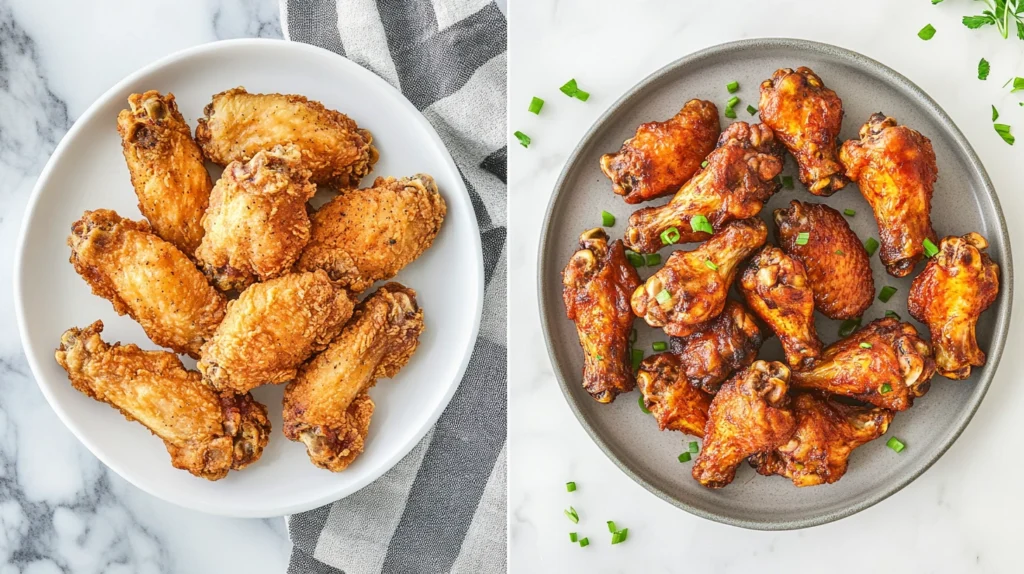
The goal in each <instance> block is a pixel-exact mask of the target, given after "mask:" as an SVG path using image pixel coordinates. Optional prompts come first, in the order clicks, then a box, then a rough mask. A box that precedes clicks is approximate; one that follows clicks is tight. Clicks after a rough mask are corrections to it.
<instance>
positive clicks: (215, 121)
mask: <svg viewBox="0 0 1024 574" xmlns="http://www.w3.org/2000/svg"><path fill="white" fill-rule="evenodd" d="M204 113H205V114H206V117H203V118H199V125H198V126H196V141H197V142H199V146H200V147H201V148H202V150H203V154H204V155H205V156H206V158H207V159H209V160H210V161H212V162H213V163H216V164H218V165H227V164H228V163H230V162H233V161H249V160H251V159H252V158H253V157H254V156H255V155H256V153H257V152H259V151H270V150H272V149H274V147H276V146H278V145H285V144H295V146H296V147H298V148H299V149H301V150H302V161H303V166H304V167H305V168H306V169H309V170H310V171H311V176H310V180H311V181H312V182H313V183H315V184H317V185H320V184H326V185H330V186H333V187H337V188H341V189H345V188H350V187H358V185H359V180H360V179H361V178H362V177H363V176H364V175H366V174H368V173H370V170H371V169H373V164H375V163H377V157H378V156H377V148H375V147H373V136H372V135H371V134H370V132H369V131H367V130H364V129H360V128H359V126H357V125H356V122H354V121H352V119H351V118H349V117H348V116H346V115H345V114H342V113H340V112H336V111H334V110H330V109H327V108H325V107H324V106H323V104H321V103H320V102H315V101H312V100H308V99H306V98H304V97H302V96H295V95H284V94H250V93H248V92H246V91H245V88H242V87H238V88H234V89H231V90H228V91H226V92H221V93H219V94H217V95H215V96H213V101H212V102H210V104H209V105H207V106H206V109H205V110H204Z"/></svg>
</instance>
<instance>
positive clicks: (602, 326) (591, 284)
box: [562, 227, 640, 403]
mask: <svg viewBox="0 0 1024 574" xmlns="http://www.w3.org/2000/svg"><path fill="white" fill-rule="evenodd" d="M639 285H640V276H639V275H637V272H636V269H635V268H634V267H633V266H632V265H630V264H629V261H627V260H626V252H625V249H624V248H623V246H622V241H618V240H616V241H614V242H613V243H612V244H611V245H609V244H608V234H607V233H605V231H604V229H601V228H600V227H597V228H595V229H591V230H589V231H585V232H583V234H582V235H580V249H579V251H577V252H576V253H574V254H573V256H572V258H571V259H570V260H569V263H568V265H566V266H565V270H564V271H563V272H562V286H563V287H562V299H563V300H564V302H565V314H566V316H568V317H569V319H571V320H573V321H575V322H576V332H577V333H578V334H579V338H580V346H582V347H583V361H584V363H583V388H584V389H586V391H587V392H588V393H590V396H592V397H594V399H596V400H597V401H598V402H601V403H610V402H612V401H613V400H615V396H616V395H617V394H619V393H628V392H629V391H631V390H633V387H634V386H635V384H636V379H635V378H634V377H633V369H632V362H631V360H630V356H629V349H630V344H629V333H630V331H631V330H632V329H633V311H632V310H631V309H630V307H629V297H630V295H631V294H632V293H633V290H634V289H636V288H637V286H639Z"/></svg>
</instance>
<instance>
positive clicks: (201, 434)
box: [54, 321, 270, 480]
mask: <svg viewBox="0 0 1024 574" xmlns="http://www.w3.org/2000/svg"><path fill="white" fill-rule="evenodd" d="M102 331H103V323H102V322H101V321H96V322H95V323H93V324H92V325H89V326H88V327H86V328H85V329H78V328H72V329H68V330H67V331H65V332H64V334H63V335H62V336H61V338H60V347H59V348H58V349H57V351H56V353H55V354H54V357H55V358H56V359H57V363H59V364H60V366H61V367H64V370H66V371H67V372H68V379H70V380H71V385H72V386H73V387H75V388H76V389H78V390H79V391H81V392H82V393H83V394H85V395H87V396H89V397H92V398H94V399H96V400H97V401H100V402H104V403H107V404H109V405H110V406H112V407H114V408H116V409H117V410H119V411H121V414H123V415H124V416H125V418H127V419H128V420H130V421H138V422H139V423H140V424H142V425H143V426H145V427H146V428H148V429H149V430H150V431H152V433H153V434H155V435H156V436H158V437H160V439H162V440H163V441H164V444H165V445H166V446H167V452H168V453H170V455H171V464H172V465H174V467H175V468H180V469H183V470H187V471H189V472H190V473H192V474H194V475H196V476H198V477H200V478H205V479H207V480H219V479H221V478H224V477H225V476H227V474H228V471H229V470H241V469H243V468H245V467H246V466H248V465H250V464H252V463H253V462H256V461H257V460H259V458H260V456H261V455H262V454H263V448H264V447H265V446H267V440H268V438H269V436H270V420H268V419H267V407H265V406H263V405H261V404H260V403H258V402H256V401H254V400H253V398H252V396H251V395H249V394H248V393H246V394H238V395H236V394H234V393H218V392H216V391H214V390H213V389H211V388H210V387H209V386H207V385H206V384H204V383H203V381H202V379H201V377H200V375H199V373H197V372H195V371H189V370H186V369H185V367H184V366H183V365H182V364H181V361H180V360H179V359H178V357H177V356H175V355H174V354H173V353H168V352H166V351H143V350H142V349H140V348H139V347H138V346H136V345H121V344H120V343H115V344H113V345H108V344H107V343H105V342H104V341H103V339H102V338H101V337H100V333H101V332H102Z"/></svg>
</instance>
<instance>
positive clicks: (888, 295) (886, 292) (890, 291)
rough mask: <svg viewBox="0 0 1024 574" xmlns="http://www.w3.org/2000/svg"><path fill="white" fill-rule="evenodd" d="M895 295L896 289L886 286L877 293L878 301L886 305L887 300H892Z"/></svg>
mask: <svg viewBox="0 0 1024 574" xmlns="http://www.w3.org/2000/svg"><path fill="white" fill-rule="evenodd" d="M895 294H896V288H895V287H890V286H888V285H886V286H885V287H882V290H881V291H880V292H879V293H878V300H879V301H881V302H882V303H888V302H889V299H892V296H893V295H895Z"/></svg>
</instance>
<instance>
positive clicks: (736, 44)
mask: <svg viewBox="0 0 1024 574" xmlns="http://www.w3.org/2000/svg"><path fill="white" fill-rule="evenodd" d="M765 45H771V47H772V48H783V49H796V50H801V51H805V52H811V53H814V54H819V55H821V54H823V55H827V56H830V57H833V58H838V59H840V60H842V61H844V62H845V63H851V64H854V65H856V66H858V67H860V68H866V69H869V70H871V71H872V72H873V73H874V74H875V75H876V76H877V77H880V78H881V79H883V80H884V81H885V82H886V83H887V84H888V85H890V86H895V87H896V88H899V89H902V90H903V91H905V92H908V93H909V94H910V95H911V96H912V97H913V98H914V99H915V103H916V104H917V105H919V106H921V105H922V104H923V105H924V106H925V107H926V108H930V109H929V110H926V111H930V112H931V113H932V114H933V115H934V116H936V117H937V118H938V120H939V123H940V124H942V125H943V126H944V127H945V128H946V129H947V130H948V131H949V132H950V134H951V135H952V143H953V144H954V147H955V148H956V149H957V150H958V151H959V152H960V154H961V155H962V157H964V158H966V159H967V161H968V163H969V164H970V166H971V168H972V169H973V171H974V172H975V173H976V174H978V175H980V176H981V183H982V186H981V187H982V189H983V191H984V193H985V195H986V196H987V198H988V199H989V200H990V201H991V202H992V205H993V207H994V208H995V213H996V219H997V221H996V223H997V224H998V231H999V236H1000V239H1001V241H1002V244H1003V245H1005V247H1006V260H1005V261H1003V262H1002V264H1001V268H1000V287H1001V291H1002V293H1001V294H1002V296H1003V297H1004V301H1003V303H1004V308H1001V309H1000V310H999V312H998V314H997V316H996V325H995V333H994V336H993V340H992V344H991V346H990V348H989V351H988V353H987V356H988V359H987V362H986V367H988V368H987V369H986V371H985V372H984V373H983V374H982V376H981V378H980V380H979V381H978V382H977V385H978V387H979V389H978V391H976V392H977V393H978V394H977V395H976V398H975V399H974V400H973V403H972V404H970V405H969V409H968V412H967V413H966V417H965V418H964V419H963V421H962V423H961V424H960V425H959V427H958V428H957V429H956V430H955V432H954V433H953V435H952V436H951V437H950V438H949V440H948V441H947V442H946V444H944V445H942V446H941V447H940V448H939V450H938V451H937V452H936V453H935V455H934V456H933V457H931V458H930V459H928V460H926V461H924V462H923V464H921V465H920V466H919V467H918V468H915V469H913V471H912V472H910V473H909V474H907V475H905V476H904V477H902V478H901V479H900V480H897V481H895V482H894V483H892V484H890V485H888V486H885V487H881V488H877V489H876V491H875V492H874V493H871V494H870V495H869V496H866V497H864V498H863V499H861V500H859V501H857V502H855V503H853V504H850V505H848V506H846V507H843V508H841V509H839V510H836V511H833V512H826V513H822V514H818V515H815V516H811V517H808V518H798V519H793V520H778V521H774V520H752V519H743V518H734V517H732V516H727V515H724V514H718V513H715V512H709V511H705V510H703V509H701V508H698V507H696V506H694V505H691V504H689V503H687V502H685V501H684V500H681V499H679V498H676V497H674V496H672V495H671V494H670V493H669V492H667V491H665V490H664V489H662V488H659V487H658V486H656V485H655V484H652V483H651V482H650V481H648V480H646V479H644V478H643V477H642V476H640V475H639V474H638V473H637V472H636V471H634V470H633V469H632V468H630V467H629V465H627V464H626V463H625V462H623V461H622V460H620V459H619V458H618V457H617V456H616V455H615V454H614V453H613V452H612V449H611V447H610V446H609V445H608V443H606V442H605V441H604V440H603V439H602V438H601V437H600V435H599V433H597V431H596V430H595V428H594V426H593V425H591V424H590V422H589V421H588V420H587V418H586V417H585V416H584V414H583V412H582V410H581V408H580V405H579V401H578V400H577V398H576V397H575V395H573V393H572V392H571V389H570V386H569V383H568V382H567V380H566V377H563V372H565V370H566V366H565V365H563V364H562V363H561V362H560V361H559V360H558V354H557V352H556V349H555V342H554V341H553V336H552V328H551V322H550V321H549V320H548V317H549V316H551V311H552V305H553V302H552V301H551V300H549V299H548V298H547V297H545V296H544V294H545V286H546V285H545V275H544V270H545V267H546V264H547V263H548V262H547V261H546V255H545V253H546V251H547V247H548V241H549V235H550V234H551V233H552V220H553V214H554V210H555V204H556V202H557V201H558V198H559V196H560V195H561V194H562V192H563V191H564V190H565V187H566V180H567V178H568V176H569V173H570V171H571V168H572V167H573V166H574V165H575V164H576V163H577V162H579V161H580V159H581V157H580V156H582V155H583V151H584V148H586V147H587V146H588V144H589V143H590V141H591V139H592V138H594V137H595V134H596V133H597V132H598V131H600V130H602V129H604V127H605V125H606V124H607V123H608V122H609V121H611V120H612V118H613V117H614V116H615V115H617V113H618V112H619V110H620V109H621V108H622V107H623V106H624V105H626V104H627V103H629V101H630V100H632V99H633V98H635V97H638V96H640V95H641V93H642V92H644V91H645V90H646V89H648V88H649V87H650V86H653V85H655V84H657V82H659V81H660V80H662V79H663V78H665V77H666V76H669V75H671V74H673V73H675V72H676V70H677V69H678V68H682V67H686V66H689V65H692V64H694V63H697V62H699V61H700V60H702V59H706V58H711V57H714V56H718V55H721V54H728V53H732V52H737V51H747V50H750V49H752V48H755V47H763V46H765ZM539 239H540V240H539V242H538V247H537V298H538V310H539V314H540V321H541V332H542V333H543V334H544V343H545V347H546V349H547V352H548V358H549V360H550V361H551V366H552V370H553V372H554V375H555V378H556V379H557V380H558V386H559V388H560V389H561V391H562V395H563V396H564V398H565V401H566V402H567V403H568V404H569V408H570V409H571V410H572V412H573V414H574V415H575V416H576V419H577V421H579V423H580V425H581V426H582V427H583V429H584V430H585V431H586V432H587V434H588V435H589V436H590V439H591V440H592V441H593V442H594V443H595V444H596V445H597V446H598V448H600V449H601V452H603V453H604V455H605V456H606V457H608V459H610V460H611V461H612V462H613V463H614V464H615V466H617V467H618V468H619V470H621V471H622V472H623V473H625V474H626V476H628V477H629V478H630V479H632V480H633V481H634V482H636V483H637V484H639V485H640V486H642V487H644V488H645V489H646V490H647V491H648V492H650V493H652V494H654V495H655V496H657V497H658V498H660V499H662V500H664V501H665V502H668V503H670V504H672V505H673V506H675V507H677V508H680V509H682V510H685V511H687V512H689V513H690V514H693V515H695V516H699V517H701V518H704V519H707V520H712V521H714V522H719V523H722V524H728V525H731V526H738V527H740V528H746V529H750V530H767V531H778V530H797V529H802V528H810V527H814V526H820V525H823V524H827V523H829V522H834V521H837V520H841V519H843V518H846V517H848V516H852V515H854V514H856V513H858V512H860V511H862V510H865V509H867V508H870V507H872V506H874V505H875V504H878V503H879V502H881V501H883V500H885V499H886V498H888V497H890V496H892V495H893V494H896V493H897V492H899V491H900V490H902V489H903V488H904V487H906V486H907V485H909V484H910V483H912V482H914V481H915V480H917V478H918V477H920V476H921V475H922V474H924V473H925V472H926V471H927V470H928V469H929V468H931V467H932V465H934V464H935V463H936V462H937V461H938V460H939V459H940V458H942V456H943V455H944V454H945V453H946V451H948V450H949V448H950V447H951V446H953V443H955V442H956V441H957V439H959V438H960V435H961V434H962V433H963V431H964V429H966V428H967V425H968V424H970V422H971V420H972V419H973V418H974V414H975V413H976V412H977V410H978V408H979V407H980V406H981V403H982V401H983V400H984V398H985V396H986V395H987V394H988V389H989V387H990V386H991V384H992V379H993V378H994V377H995V374H996V371H997V370H998V367H999V361H1000V359H1001V358H1002V354H1003V347H1004V346H1005V343H1006V338H1007V335H1008V333H1009V326H1010V316H1011V314H1012V310H1013V257H1012V245H1011V243H1010V237H1009V230H1008V229H1007V227H1006V220H1005V217H1004V215H1003V210H1002V206H1001V205H1000V202H999V196H998V194H997V193H996V191H995V187H994V186H993V185H992V181H991V179H990V178H989V176H988V172H987V171H986V170H985V167H984V165H983V164H982V163H981V160H980V159H979V158H978V155H977V153H976V152H975V151H974V148H973V147H972V146H971V144H970V142H969V141H968V140H967V138H966V137H965V136H964V134H963V132H961V131H960V128H959V127H958V126H957V125H956V123H955V122H954V121H953V119H952V118H951V117H950V116H949V114H947V113H946V111H945V110H943V109H942V107H941V106H939V104H938V102H936V101H935V100H934V99H933V98H932V97H931V96H930V95H928V94H927V93H926V92H925V91H924V90H922V89H921V88H920V87H918V86H917V84H915V83H914V82H912V81H910V80H909V79H908V78H907V77H905V76H903V75H902V74H900V73H899V72H897V71H895V70H893V69H892V68H890V67H888V66H886V65H885V64H882V63H881V62H878V61H877V60H874V59H872V58H869V57H867V56H865V55H863V54H861V53H859V52H856V51H854V50H850V49H848V48H842V47H840V46H836V45H834V44H828V43H824V42H816V41H812V40H803V39H797V38H770V37H761V38H747V39H743V40H736V41H732V42H725V43H722V44H715V45H713V46H709V47H706V48H703V49H701V50H698V51H696V52H692V53H690V54H686V55H684V56H682V57H680V58H677V59H676V60H674V61H672V62H669V63H668V64H666V65H664V66H662V67H660V68H658V69H657V70H655V71H654V72H653V73H651V74H649V75H647V76H646V77H645V78H643V79H642V80H640V81H639V82H637V83H636V84H634V85H633V86H631V87H630V88H628V89H627V90H626V91H625V93H623V94H622V95H621V96H620V97H619V98H618V99H616V100H615V102H614V103H612V104H611V105H610V106H609V107H608V108H607V109H606V110H605V111H604V112H603V113H602V114H601V115H600V116H599V117H598V118H597V120H595V121H594V123H593V124H592V125H591V126H590V128H588V129H587V131H586V133H585V134H583V136H581V138H580V140H579V143H578V144H577V145H576V147H575V148H574V149H573V151H572V153H571V154H570V155H569V157H568V158H567V159H566V161H565V164H564V165H563V167H562V171H561V173H560V174H559V176H558V179H557V180H556V182H555V185H554V188H553V192H552V194H551V197H550V199H549V200H548V204H547V208H546V211H545V214H544V220H543V224H542V226H541V231H540V238H539ZM555 306H557V305H555ZM954 382H955V381H954ZM979 391H980V392H979Z"/></svg>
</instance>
